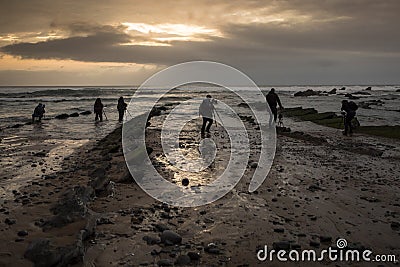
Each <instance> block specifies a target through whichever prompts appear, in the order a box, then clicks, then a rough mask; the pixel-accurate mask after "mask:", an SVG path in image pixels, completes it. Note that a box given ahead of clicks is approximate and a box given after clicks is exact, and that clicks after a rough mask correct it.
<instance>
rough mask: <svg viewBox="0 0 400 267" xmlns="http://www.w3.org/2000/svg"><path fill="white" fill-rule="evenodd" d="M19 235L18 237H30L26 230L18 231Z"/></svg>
mask: <svg viewBox="0 0 400 267" xmlns="http://www.w3.org/2000/svg"><path fill="white" fill-rule="evenodd" d="M17 235H18V236H27V235H28V231H26V230H21V231H18V233H17Z"/></svg>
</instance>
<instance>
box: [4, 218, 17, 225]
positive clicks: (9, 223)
mask: <svg viewBox="0 0 400 267" xmlns="http://www.w3.org/2000/svg"><path fill="white" fill-rule="evenodd" d="M16 222H17V221H16V220H15V219H10V218H6V219H5V220H4V223H5V224H7V225H13V224H15V223H16Z"/></svg>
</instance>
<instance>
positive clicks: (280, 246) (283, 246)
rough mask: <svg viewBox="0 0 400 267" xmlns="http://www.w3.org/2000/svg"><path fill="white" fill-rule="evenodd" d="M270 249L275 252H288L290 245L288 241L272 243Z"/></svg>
mask: <svg viewBox="0 0 400 267" xmlns="http://www.w3.org/2000/svg"><path fill="white" fill-rule="evenodd" d="M272 247H273V248H274V249H275V250H289V249H290V243H289V241H279V242H274V243H272Z"/></svg>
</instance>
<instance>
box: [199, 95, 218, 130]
mask: <svg viewBox="0 0 400 267" xmlns="http://www.w3.org/2000/svg"><path fill="white" fill-rule="evenodd" d="M214 103H216V100H214V99H212V97H211V95H207V96H206V98H205V99H204V100H203V102H202V103H201V105H200V107H199V116H202V117H203V125H202V126H201V135H202V136H203V135H204V132H207V133H210V128H211V125H212V124H213V122H214V120H213V118H214Z"/></svg>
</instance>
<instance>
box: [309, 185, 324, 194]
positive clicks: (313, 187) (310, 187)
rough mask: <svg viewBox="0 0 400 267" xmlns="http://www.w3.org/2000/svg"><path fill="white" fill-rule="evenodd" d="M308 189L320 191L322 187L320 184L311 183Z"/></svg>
mask: <svg viewBox="0 0 400 267" xmlns="http://www.w3.org/2000/svg"><path fill="white" fill-rule="evenodd" d="M308 190H309V191H311V192H315V191H318V190H322V188H321V187H319V186H318V185H315V184H312V185H310V186H309V187H308Z"/></svg>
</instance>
